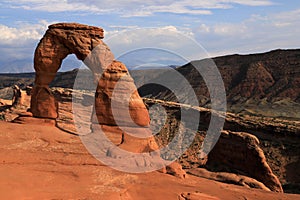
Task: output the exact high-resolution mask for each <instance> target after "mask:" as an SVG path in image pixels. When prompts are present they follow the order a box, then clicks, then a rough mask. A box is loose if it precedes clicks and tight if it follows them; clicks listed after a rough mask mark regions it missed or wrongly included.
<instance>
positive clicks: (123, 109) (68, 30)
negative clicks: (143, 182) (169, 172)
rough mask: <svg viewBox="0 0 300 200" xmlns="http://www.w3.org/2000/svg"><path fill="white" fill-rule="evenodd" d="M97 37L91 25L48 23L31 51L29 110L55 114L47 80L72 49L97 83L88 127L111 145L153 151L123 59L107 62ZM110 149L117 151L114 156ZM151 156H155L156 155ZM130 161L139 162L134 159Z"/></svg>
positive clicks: (141, 106) (105, 50)
mask: <svg viewBox="0 0 300 200" xmlns="http://www.w3.org/2000/svg"><path fill="white" fill-rule="evenodd" d="M102 38H103V30H102V29H101V28H97V27H91V26H86V25H81V24H66V23H60V24H54V25H51V26H49V29H48V30H47V32H46V34H45V35H44V37H43V38H42V40H41V41H40V43H39V44H38V47H37V49H36V51H35V57H34V68H35V70H36V78H35V86H34V88H33V93H32V98H31V112H32V113H33V116H34V117H40V118H52V119H55V118H57V117H58V106H57V103H56V100H55V98H54V96H53V95H52V93H51V91H50V89H49V84H50V82H51V81H52V80H53V79H54V77H55V75H56V72H57V71H58V69H59V68H60V65H61V63H62V60H63V59H64V58H65V57H66V56H67V55H68V54H72V53H73V54H75V55H76V56H77V58H78V59H79V60H82V61H84V63H85V64H86V65H87V66H88V67H89V68H90V69H91V71H92V73H93V75H94V78H95V82H96V83H97V90H96V96H95V107H94V108H95V109H94V113H93V116H92V123H93V125H92V129H93V132H97V131H102V132H104V133H105V134H106V136H107V137H108V138H109V139H110V140H111V141H112V142H113V143H114V144H116V145H118V146H119V147H121V148H122V149H123V150H126V151H130V152H134V153H140V152H151V151H153V150H157V149H158V145H157V144H156V142H155V139H154V137H153V135H152V132H151V130H150V129H149V128H148V126H149V123H150V118H149V114H148V111H147V109H146V107H145V105H144V103H143V101H142V99H141V98H140V96H139V94H138V92H137V89H136V87H135V85H134V81H133V79H132V78H131V77H130V75H129V73H128V70H127V68H126V67H125V65H124V64H122V63H121V62H118V61H113V59H114V58H113V54H112V53H111V52H110V50H109V48H108V47H107V46H106V45H105V44H104V43H103V42H102V41H101V39H102ZM94 135H97V134H94ZM102 139H103V138H100V140H102ZM115 149H116V148H115ZM115 149H110V150H109V152H107V155H109V156H111V157H114V156H115V157H120V155H119V152H117V151H114V150H115ZM116 153H117V154H118V155H114V154H116ZM150 157H152V155H151V156H150V154H149V155H147V156H146V157H145V162H143V163H149V162H147V160H148V159H149V158H150ZM155 158H157V159H158V160H159V159H160V157H159V155H157V156H156V157H155ZM125 161H126V162H129V161H128V160H126V159H125ZM133 162H134V163H137V164H138V165H139V161H137V162H136V160H135V158H133ZM159 162H161V160H160V161H159ZM126 164H127V163H126ZM129 164H131V163H130V162H129ZM146 165H147V164H146ZM160 166H161V165H160ZM170 168H172V167H170ZM177 171H178V170H177ZM179 171H180V170H179Z"/></svg>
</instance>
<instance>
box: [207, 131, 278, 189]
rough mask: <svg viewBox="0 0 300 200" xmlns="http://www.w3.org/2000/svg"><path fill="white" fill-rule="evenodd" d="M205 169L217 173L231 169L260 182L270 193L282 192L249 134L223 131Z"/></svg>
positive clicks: (254, 138) (255, 140) (255, 139)
mask: <svg viewBox="0 0 300 200" xmlns="http://www.w3.org/2000/svg"><path fill="white" fill-rule="evenodd" d="M206 167H208V168H211V169H214V170H217V171H224V170H225V171H227V170H228V169H231V170H235V171H236V172H242V173H245V174H247V175H248V176H250V177H252V178H255V179H256V180H258V181H260V182H262V183H263V184H264V185H265V186H267V187H268V188H269V189H270V190H272V191H275V192H283V190H282V186H281V183H280V181H279V180H278V178H277V177H276V176H275V175H274V174H273V172H272V170H271V168H270V166H269V165H268V163H267V161H266V157H265V155H264V152H263V150H262V149H261V148H260V147H259V140H258V139H257V138H256V137H255V136H253V135H251V134H249V133H243V132H232V131H223V132H222V134H221V137H220V139H219V140H218V142H217V144H216V146H215V147H214V148H213V150H212V151H211V152H210V154H209V155H208V162H207V163H206ZM226 168H227V169H226Z"/></svg>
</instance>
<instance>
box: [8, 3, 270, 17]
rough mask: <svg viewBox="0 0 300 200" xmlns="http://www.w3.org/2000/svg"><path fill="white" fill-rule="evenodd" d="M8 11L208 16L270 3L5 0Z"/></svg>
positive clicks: (129, 15) (131, 15) (130, 15)
mask: <svg viewBox="0 0 300 200" xmlns="http://www.w3.org/2000/svg"><path fill="white" fill-rule="evenodd" d="M4 2H5V3H7V4H8V5H10V6H11V7H19V8H23V9H27V10H39V11H47V12H62V11H83V12H93V13H99V14H103V13H118V14H120V15H123V16H124V17H133V16H134V17H137V16H149V15H153V14H154V13H159V12H166V13H176V14H192V15H209V14H212V11H211V10H210V9H228V8H231V7H232V6H233V5H234V4H239V5H247V6H268V5H272V4H273V3H272V1H271V0H198V1H195V0H177V1H171V0H148V1H140V0H122V1H111V0H101V1H97V0H48V1H44V0H5V1H4Z"/></svg>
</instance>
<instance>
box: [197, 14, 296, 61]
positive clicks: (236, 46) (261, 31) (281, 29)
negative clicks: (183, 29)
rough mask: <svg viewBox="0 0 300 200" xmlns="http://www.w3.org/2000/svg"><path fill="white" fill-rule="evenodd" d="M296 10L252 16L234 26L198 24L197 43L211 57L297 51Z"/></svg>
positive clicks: (231, 24)
mask: <svg viewBox="0 0 300 200" xmlns="http://www.w3.org/2000/svg"><path fill="white" fill-rule="evenodd" d="M299 26H300V9H297V10H293V11H289V12H281V13H276V14H270V15H265V16H262V15H253V16H251V17H250V18H249V19H247V20H244V21H242V22H238V23H217V24H205V23H204V24H203V23H202V24H200V25H199V26H198V27H197V28H195V29H194V35H195V37H196V38H197V40H198V41H199V42H200V43H201V44H203V46H204V47H206V49H207V50H208V52H209V53H210V55H211V56H216V55H225V54H232V53H255V52H263V51H268V50H272V49H276V48H299V47H300V40H299V35H300V29H298V28H297V27H299Z"/></svg>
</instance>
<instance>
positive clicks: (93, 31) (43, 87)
mask: <svg viewBox="0 0 300 200" xmlns="http://www.w3.org/2000/svg"><path fill="white" fill-rule="evenodd" d="M103 35H104V34H103V29H101V28H98V27H92V26H86V25H81V24H76V23H59V24H53V25H50V26H49V29H48V30H47V31H46V33H45V35H44V37H43V38H42V39H41V41H40V42H39V44H38V46H37V48H36V50H35V54H34V69H35V71H36V77H35V86H34V88H33V93H32V99H31V112H32V114H33V116H34V117H42V118H53V119H55V118H57V117H58V114H57V109H58V107H57V103H56V102H55V99H54V97H53V95H52V94H51V91H50V90H49V84H50V83H51V81H53V79H54V77H55V75H56V72H57V71H58V70H59V68H60V66H61V63H62V60H63V59H64V58H65V57H67V55H69V54H75V55H76V57H77V58H78V59H79V60H82V61H83V60H84V59H85V58H86V57H87V56H88V55H89V54H90V52H91V50H92V49H93V48H94V47H96V46H97V45H99V44H102V43H103V42H102V41H101V39H103V37H104V36H103ZM91 70H92V71H93V72H94V71H95V73H96V70H97V69H94V68H92V66H91Z"/></svg>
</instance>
